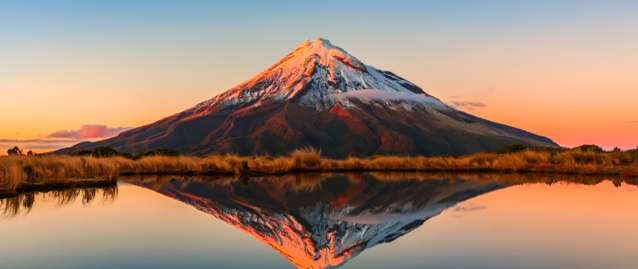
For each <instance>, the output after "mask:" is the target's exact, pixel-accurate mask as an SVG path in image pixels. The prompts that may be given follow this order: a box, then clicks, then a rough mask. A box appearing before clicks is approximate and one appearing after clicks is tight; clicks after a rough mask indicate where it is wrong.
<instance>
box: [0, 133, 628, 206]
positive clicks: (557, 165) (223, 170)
mask: <svg viewBox="0 0 638 269" xmlns="http://www.w3.org/2000/svg"><path fill="white" fill-rule="evenodd" d="M309 172H312V173H322V172H450V173H459V172H463V173H492V174H498V173H538V174H560V175H595V176H604V177H609V176H620V177H638V149H633V150H627V151H622V150H618V149H616V150H613V151H604V150H602V149H601V148H600V147H597V146H594V145H583V146H580V147H576V148H573V149H563V148H527V147H524V146H520V145H514V146H510V147H507V148H505V149H503V150H501V151H498V152H482V153H476V154H471V155H467V156H460V157H452V156H433V157H426V156H373V157H365V158H363V157H349V158H346V159H330V158H324V157H322V156H321V153H320V151H318V150H315V149H312V148H305V149H298V150H295V151H293V152H292V153H291V154H290V155H288V156H279V157H269V156H251V157H245V156H238V155H211V156H206V157H195V156H179V155H177V154H176V153H174V152H172V151H170V150H158V151H155V152H151V153H145V154H141V155H140V156H131V155H123V154H120V153H118V152H117V151H115V150H113V149H108V148H107V149H104V148H101V149H96V150H94V151H83V152H80V153H79V154H74V155H72V156H60V155H31V156H24V155H12V156H3V157H0V195H1V194H2V193H16V192H20V191H29V190H40V189H42V190H44V189H47V188H56V187H57V188H62V187H83V186H85V187H98V186H108V185H109V184H116V180H117V178H118V177H121V176H131V175H189V176H198V175H232V176H236V177H240V178H247V177H251V176H265V175H285V174H291V173H309Z"/></svg>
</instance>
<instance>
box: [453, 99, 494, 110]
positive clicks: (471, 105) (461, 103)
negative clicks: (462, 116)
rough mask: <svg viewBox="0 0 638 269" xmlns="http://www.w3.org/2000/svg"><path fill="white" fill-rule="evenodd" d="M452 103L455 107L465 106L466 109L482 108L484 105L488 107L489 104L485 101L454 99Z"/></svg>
mask: <svg viewBox="0 0 638 269" xmlns="http://www.w3.org/2000/svg"><path fill="white" fill-rule="evenodd" d="M450 105H451V106H453V107H455V108H465V109H469V110H472V109H475V108H482V107H486V106H487V105H485V103H482V102H472V101H452V102H450Z"/></svg>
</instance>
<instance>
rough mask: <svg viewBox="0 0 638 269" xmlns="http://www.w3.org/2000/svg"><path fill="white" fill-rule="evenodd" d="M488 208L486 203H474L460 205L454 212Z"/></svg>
mask: <svg viewBox="0 0 638 269" xmlns="http://www.w3.org/2000/svg"><path fill="white" fill-rule="evenodd" d="M486 208H487V207H486V206H484V205H474V204H469V205H460V206H457V207H455V208H454V212H464V211H465V212H467V211H480V210H484V209H486Z"/></svg>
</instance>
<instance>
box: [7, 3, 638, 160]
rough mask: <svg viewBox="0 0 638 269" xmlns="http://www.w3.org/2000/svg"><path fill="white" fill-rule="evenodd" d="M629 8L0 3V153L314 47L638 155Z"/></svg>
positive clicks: (160, 108)
mask: <svg viewBox="0 0 638 269" xmlns="http://www.w3.org/2000/svg"><path fill="white" fill-rule="evenodd" d="M636 14H638V1H328V0H323V1H312V2H310V1H304V2H303V3H302V1H96V0H83V1H53V0H52V1H21V0H17V1H11V0H9V1H2V2H0V96H1V100H2V101H3V102H2V105H1V106H0V126H2V127H1V128H0V149H2V151H3V152H4V149H6V148H7V147H9V146H14V145H20V146H22V147H24V148H27V149H35V150H37V151H46V150H50V149H53V148H58V147H62V146H67V145H69V144H73V143H77V142H78V141H81V140H85V139H99V138H103V137H107V136H112V135H114V134H116V133H117V132H119V131H121V130H124V129H126V128H129V127H136V126H140V125H143V124H148V123H151V122H153V121H155V120H158V119H160V118H162V117H164V116H168V115H171V114H173V113H176V112H179V111H181V110H184V109H186V108H189V107H191V106H193V105H195V104H196V103H198V102H201V101H204V100H206V99H209V98H211V97H213V96H214V95H216V94H218V93H221V92H222V91H224V90H226V89H228V88H230V87H232V86H234V85H236V84H238V83H240V82H242V81H244V80H246V79H249V78H250V77H252V76H253V75H255V74H256V73H258V72H259V71H261V70H263V69H265V68H267V67H268V66H270V65H271V64H273V63H275V62H276V61H278V60H279V59H280V58H281V57H283V56H284V55H286V54H287V53H288V52H289V51H290V50H291V49H293V48H294V47H296V46H297V45H299V44H300V43H301V42H302V41H304V40H305V39H314V38H316V37H319V36H321V37H324V38H326V39H329V40H331V41H332V43H334V44H336V45H338V46H340V47H342V48H344V49H345V50H347V51H348V52H350V53H351V54H353V55H354V56H356V57H357V58H359V59H360V60H362V61H363V62H365V63H367V64H369V65H372V66H375V67H378V68H381V69H386V70H391V71H393V72H395V73H397V74H399V75H401V76H403V77H405V78H407V79H408V80H411V81H413V82H414V83H416V84H418V85H420V86H421V87H423V88H424V89H425V90H426V91H427V92H428V93H429V94H431V95H434V96H436V97H438V98H440V99H442V100H443V101H445V102H448V103H449V104H456V105H457V106H458V107H459V108H460V109H462V110H465V111H467V112H470V113H473V114H475V115H478V116H481V117H485V118H487V119H490V120H493V121H497V122H501V123H505V124H509V125H513V126H516V127H519V128H522V129H525V130H528V131H532V132H535V133H538V134H541V135H545V136H548V137H550V138H552V139H554V140H555V141H556V142H558V143H559V144H561V145H563V146H575V145H580V144H585V143H593V144H599V145H601V146H604V147H606V148H612V147H614V146H619V147H623V148H633V147H636V146H638V104H637V103H638V102H637V101H638V75H637V74H638V16H636Z"/></svg>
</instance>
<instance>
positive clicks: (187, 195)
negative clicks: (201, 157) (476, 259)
mask: <svg viewBox="0 0 638 269" xmlns="http://www.w3.org/2000/svg"><path fill="white" fill-rule="evenodd" d="M299 181H300V179H294V178H273V179H256V180H253V181H251V182H250V184H245V183H241V182H240V181H234V182H230V183H222V184H218V183H212V182H206V181H193V182H189V183H188V184H182V183H178V182H175V181H169V182H166V183H163V184H161V185H157V184H155V183H149V184H143V185H142V186H145V187H147V188H152V189H153V190H155V191H157V192H159V193H162V194H164V195H167V196H169V197H173V198H175V199H177V200H179V201H182V202H184V203H186V204H189V205H192V206H193V207H195V208H196V209H197V210H200V211H202V212H205V213H207V214H210V215H211V216H213V217H215V218H216V219H219V220H222V221H224V222H226V223H228V224H230V225H233V226H235V227H236V228H238V229H240V230H241V231H243V232H245V233H247V234H249V235H251V236H252V237H254V238H255V239H256V240H259V241H261V242H263V243H264V244H266V245H268V246H269V247H271V248H272V249H274V250H275V251H277V252H278V253H280V254H281V255H282V256H283V257H285V258H286V259H288V260H289V261H290V262H291V263H292V264H294V265H295V266H296V267H298V268H303V269H306V268H307V269H323V268H336V267H339V266H341V265H343V264H344V263H346V262H347V261H348V260H350V259H352V258H354V257H356V256H357V255H359V254H360V253H361V252H363V251H365V250H366V249H369V248H371V247H374V246H376V245H378V244H382V243H388V242H392V241H393V240H395V239H397V238H399V237H401V236H404V235H406V234H407V233H409V232H411V231H413V230H414V229H417V228H418V227H420V226H421V225H422V224H423V223H424V222H425V221H427V220H428V219H430V218H433V217H435V216H437V215H438V214H440V213H441V212H443V211H444V210H446V209H447V208H450V207H453V206H454V205H456V204H457V203H459V202H462V201H464V200H466V199H469V198H472V197H475V196H477V195H480V194H483V193H486V192H490V191H493V190H496V189H500V188H503V187H506V186H507V185H505V184H500V183H495V182H488V181H480V182H479V181H470V180H454V181H452V180H447V179H427V180H405V179H395V180H391V181H380V180H378V179H376V178H374V177H371V176H368V177H364V178H356V177H352V178H351V177H348V176H330V177H325V178H320V179H318V180H309V179H308V178H304V179H303V180H302V181H305V182H304V183H301V184H299V183H297V182H299ZM308 181H310V182H308ZM298 185H302V186H298Z"/></svg>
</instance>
